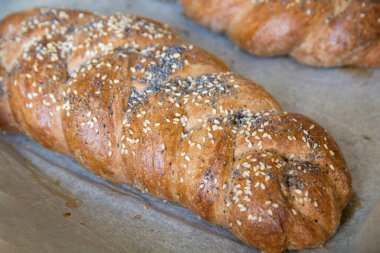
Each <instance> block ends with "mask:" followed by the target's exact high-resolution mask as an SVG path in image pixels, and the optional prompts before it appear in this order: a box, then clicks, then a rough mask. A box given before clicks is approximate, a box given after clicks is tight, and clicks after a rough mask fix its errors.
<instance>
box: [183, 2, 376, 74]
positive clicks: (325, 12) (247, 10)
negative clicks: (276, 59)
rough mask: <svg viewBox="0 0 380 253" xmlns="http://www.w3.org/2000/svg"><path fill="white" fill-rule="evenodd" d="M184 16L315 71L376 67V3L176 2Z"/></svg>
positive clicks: (253, 49)
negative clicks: (325, 68)
mask: <svg viewBox="0 0 380 253" xmlns="http://www.w3.org/2000/svg"><path fill="white" fill-rule="evenodd" d="M182 5H183V8H184V12H185V14H186V15H187V16H188V17H190V18H191V19H193V20H194V21H196V22H198V23H200V24H202V25H204V26H206V27H208V28H210V29H212V30H214V31H217V32H223V33H226V34H227V36H228V37H229V38H230V39H231V40H232V41H233V42H235V43H236V44H237V45H238V46H239V47H240V48H242V49H244V50H245V51H247V52H249V53H251V54H253V55H258V56H274V55H287V54H288V55H290V56H292V57H293V58H295V59H296V60H297V61H299V62H301V63H304V64H308V65H314V66H320V67H333V66H346V65H353V66H368V67H379V66H380V51H379V43H380V2H379V1H377V0H360V1H352V0H350V1H343V0H335V1H325V0H323V1H320V0H313V1H298V0H285V1H270V0H263V1H261V0H256V1H252V0H182Z"/></svg>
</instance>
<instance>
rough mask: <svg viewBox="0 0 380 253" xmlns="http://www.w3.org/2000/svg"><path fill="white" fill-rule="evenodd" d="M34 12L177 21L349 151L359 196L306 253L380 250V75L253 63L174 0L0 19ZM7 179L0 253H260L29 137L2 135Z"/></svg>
mask: <svg viewBox="0 0 380 253" xmlns="http://www.w3.org/2000/svg"><path fill="white" fill-rule="evenodd" d="M36 6H52V7H69V8H82V9H86V10H91V11H95V12H97V13H99V14H111V13H114V12H117V11H120V12H126V13H135V14H139V15H142V16H147V17H150V18H154V19H157V20H159V21H162V22H164V23H167V24H170V25H171V26H172V27H174V29H175V30H176V31H177V32H178V33H179V34H180V36H181V37H182V38H183V39H184V40H185V41H187V42H190V43H193V44H194V45H198V46H200V47H202V48H205V49H207V50H208V51H210V52H212V53H214V54H216V55H218V56H219V57H220V58H221V59H222V60H224V61H225V62H226V63H227V64H228V65H230V66H231V67H232V68H233V69H234V70H235V71H237V72H239V73H241V74H242V75H244V76H246V77H248V78H251V79H253V80H256V81H257V82H259V83H261V84H263V85H264V86H265V87H266V88H267V90H268V91H269V92H271V93H272V94H273V95H274V96H275V97H276V98H277V99H278V101H279V102H280V104H281V105H282V106H283V107H284V109H285V110H287V111H294V112H300V113H303V114H305V115H308V116H309V117H311V118H313V119H314V120H316V121H317V122H319V123H320V124H321V125H323V126H324V127H325V128H326V129H327V130H328V131H329V132H331V133H332V135H333V136H334V137H335V139H336V140H337V142H338V144H339V145H340V147H341V149H342V151H343V153H344V154H345V157H346V159H347V163H348V165H349V169H350V171H351V173H352V177H353V188H354V192H355V194H354V196H353V198H352V201H351V202H350V204H349V206H348V207H347V208H346V209H345V210H344V216H343V221H342V225H341V227H340V228H339V230H338V232H337V234H336V235H335V236H334V237H333V238H332V239H331V240H329V241H328V242H327V243H326V245H325V246H324V247H322V248H318V249H313V250H305V251H303V252H313V253H314V252H318V253H322V252H344V251H346V249H351V250H352V249H356V250H355V251H356V252H359V251H362V252H376V251H377V252H379V251H380V250H379V242H378V238H380V235H379V229H375V228H376V227H379V225H380V224H379V223H380V222H379V213H380V211H379V210H380V202H379V201H378V199H379V197H380V196H379V195H380V194H379V185H380V168H379V166H380V131H379V129H380V98H379V96H380V69H377V70H375V69H360V68H337V69H317V68H312V67H307V66H302V65H300V64H298V63H296V62H294V61H293V60H291V59H289V58H286V57H277V58H266V59H263V58H257V57H253V56H250V55H248V54H245V53H244V52H242V51H240V50H238V49H237V48H236V47H235V46H234V45H233V44H232V43H230V42H229V41H228V40H227V39H225V38H224V37H223V36H221V35H217V34H214V33H212V32H210V31H208V30H206V29H204V28H201V27H200V26H198V25H196V24H194V23H192V22H191V21H190V20H188V19H186V18H185V17H184V16H183V15H182V13H181V9H180V6H179V4H178V3H176V2H175V1H157V0H156V1H154V0H144V1H137V0H113V1H107V0H97V1H91V0H81V1H74V0H54V1H53V0H50V1H49V0H34V1H32V0H18V1H15V0H0V18H2V17H4V16H5V15H7V14H8V13H11V12H14V11H18V10H22V9H26V8H30V7H36ZM0 173H1V174H0V252H11V253H12V252H17V253H18V252H53V253H55V252H57V253H58V252H258V251H257V250H255V249H252V248H249V247H247V246H245V245H244V244H242V243H240V242H239V240H237V239H236V238H235V237H234V236H233V235H232V234H231V233H229V232H228V231H227V230H225V229H222V228H220V227H217V226H213V225H210V224H209V223H207V222H205V221H203V220H201V219H199V218H198V217H197V216H195V215H194V214H192V213H191V212H189V211H187V210H186V209H184V208H182V207H180V206H178V205H175V204H172V203H165V202H163V201H162V200H158V199H155V198H152V197H150V196H148V195H146V194H143V193H141V192H138V191H137V190H136V189H134V188H133V187H129V186H126V185H114V184H110V183H107V182H105V181H103V180H101V179H99V178H97V177H95V176H94V175H92V174H91V173H89V172H87V171H85V170H84V169H83V168H81V167H80V166H79V165H77V164H76V163H75V162H73V161H72V160H71V159H70V158H67V157H64V156H62V155H59V154H56V153H54V152H51V151H48V150H46V149H44V148H42V147H40V146H39V145H38V144H36V143H35V142H33V141H30V140H28V139H26V138H25V137H21V136H14V135H2V136H0ZM377 202H379V203H378V204H377V205H376V203H377ZM376 232H377V234H376ZM376 238H377V240H376Z"/></svg>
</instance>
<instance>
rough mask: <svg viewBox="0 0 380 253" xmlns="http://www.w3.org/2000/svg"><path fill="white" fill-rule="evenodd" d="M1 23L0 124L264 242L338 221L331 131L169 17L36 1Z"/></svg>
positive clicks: (282, 243)
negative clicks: (165, 20)
mask: <svg viewBox="0 0 380 253" xmlns="http://www.w3.org/2000/svg"><path fill="white" fill-rule="evenodd" d="M0 31H1V43H0V57H1V58H0V59H1V61H0V62H1V68H0V69H1V72H0V73H1V78H2V79H1V80H2V95H1V96H0V127H1V128H2V129H4V130H8V131H18V132H20V133H23V134H25V135H27V136H29V137H30V138H32V139H34V140H36V141H38V142H39V143H40V144H42V145H43V146H45V147H47V148H50V149H52V150H55V151H58V152H62V153H64V154H67V155H69V156H72V157H73V158H74V159H76V160H77V161H78V162H79V163H80V164H81V165H83V166H84V167H85V168H87V169H89V170H91V171H92V172H94V173H96V174H97V175H99V176H100V177H103V178H105V179H107V180H111V181H115V182H123V183H128V184H133V185H134V186H136V187H138V188H139V189H141V190H144V191H145V192H148V193H150V194H152V195H153V196H155V197H158V198H163V199H167V200H170V201H176V202H178V203H180V204H181V205H183V206H185V207H187V208H189V209H191V210H192V211H193V212H195V213H196V214H197V215H199V216H201V217H202V218H204V219H206V220H207V221H209V222H212V223H215V224H218V225H221V226H223V227H226V228H228V229H230V230H231V231H232V232H233V233H234V234H235V235H236V236H237V237H238V238H240V239H241V240H242V241H243V242H245V243H247V244H248V245H251V246H253V247H257V248H259V249H262V250H263V251H265V252H282V251H285V250H286V249H304V248H308V247H318V246H321V245H322V244H323V243H324V242H325V241H326V240H327V239H328V238H330V237H331V236H332V235H333V234H334V233H335V231H336V229H337V228H338V226H339V222H340V218H341V212H342V209H343V208H344V207H345V206H346V204H347V202H348V199H349V196H350V193H351V177H350V174H349V172H348V170H347V166H346V163H345V160H344V158H343V156H342V153H341V152H340V150H339V148H338V146H337V144H336V143H335V141H334V140H333V138H332V137H331V136H330V135H329V134H328V133H327V132H326V131H325V130H324V129H323V128H322V127H321V126H319V125H318V124H317V123H315V122H314V121H312V120H310V119H308V118H307V117H305V116H303V115H300V114H295V113H285V112H284V111H282V109H281V108H280V106H279V105H278V104H277V102H276V101H275V100H274V99H273V98H272V96H271V95H270V94H268V93H267V92H266V91H265V90H264V89H263V88H262V87H261V86H259V85H257V84H255V83H254V82H252V81H249V80H247V79H245V78H243V77H241V76H240V75H238V74H236V73H233V72H231V70H230V69H229V68H228V67H226V66H225V65H224V64H223V63H222V62H221V61H220V60H218V59H217V58H216V57H215V56H213V55H211V54H209V53H207V52H205V51H203V50H201V49H199V48H196V47H193V46H192V45H188V44H185V43H183V42H182V41H181V40H180V39H179V38H178V37H177V36H176V35H175V34H174V32H173V31H172V30H171V29H170V28H168V27H167V26H165V25H162V24H160V23H158V22H155V21H151V20H149V19H145V18H141V17H137V16H133V15H124V14H115V15H112V16H106V17H104V16H102V17H101V16H96V15H94V14H91V13H88V12H84V11H76V10H56V9H33V10H27V11H24V12H20V13H16V14H12V15H10V16H8V17H6V18H5V19H4V20H3V21H2V22H1V23H0Z"/></svg>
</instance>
